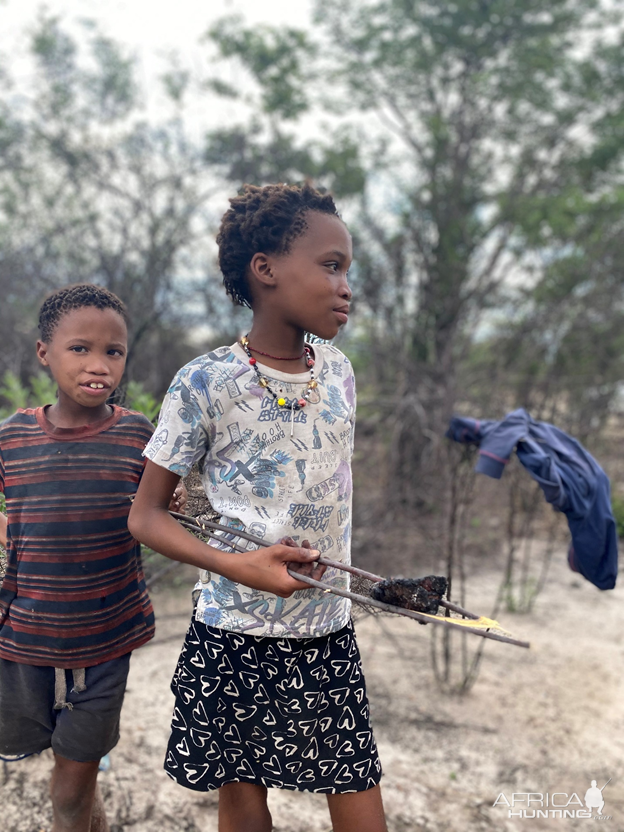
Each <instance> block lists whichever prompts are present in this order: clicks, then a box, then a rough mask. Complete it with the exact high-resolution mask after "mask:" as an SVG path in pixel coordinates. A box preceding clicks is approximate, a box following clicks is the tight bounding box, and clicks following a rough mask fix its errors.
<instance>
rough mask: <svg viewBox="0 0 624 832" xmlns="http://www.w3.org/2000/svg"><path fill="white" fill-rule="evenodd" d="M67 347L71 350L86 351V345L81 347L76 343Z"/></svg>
mask: <svg viewBox="0 0 624 832" xmlns="http://www.w3.org/2000/svg"><path fill="white" fill-rule="evenodd" d="M69 349H70V350H71V351H72V352H86V351H87V348H86V347H81V346H78V345H76V346H75V347H70V348H69Z"/></svg>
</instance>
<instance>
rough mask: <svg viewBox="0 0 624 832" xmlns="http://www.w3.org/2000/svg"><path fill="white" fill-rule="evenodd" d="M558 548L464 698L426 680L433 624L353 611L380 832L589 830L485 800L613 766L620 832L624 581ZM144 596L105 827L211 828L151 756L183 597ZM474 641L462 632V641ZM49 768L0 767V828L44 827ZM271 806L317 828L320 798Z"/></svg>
mask: <svg viewBox="0 0 624 832" xmlns="http://www.w3.org/2000/svg"><path fill="white" fill-rule="evenodd" d="M563 561H564V557H563V554H558V555H557V556H556V558H555V564H554V566H553V570H552V574H551V578H550V581H549V585H548V587H547V589H546V590H545V592H544V594H543V595H542V596H541V597H540V598H539V599H538V602H537V605H536V609H535V612H534V613H533V615H531V616H529V617H525V616H514V615H510V614H504V613H503V614H501V615H500V616H499V619H500V620H501V623H503V624H504V625H505V626H507V627H508V628H509V629H510V630H512V631H513V632H514V635H518V636H520V637H522V638H527V639H529V640H530V641H531V642H532V644H533V647H532V649H531V650H530V651H527V650H521V649H519V648H516V647H511V646H508V645H504V644H497V643H494V642H489V643H488V645H487V647H486V651H485V657H484V660H483V665H482V670H481V674H480V676H479V680H478V682H477V684H476V686H475V687H474V688H473V690H472V691H471V692H470V693H469V694H468V695H467V696H465V697H462V698H460V697H455V696H448V695H442V694H441V693H440V692H439V690H438V689H437V688H436V686H435V685H434V683H433V679H432V673H431V665H430V658H429V651H430V633H429V629H430V628H425V627H419V626H418V625H417V624H415V623H412V622H410V621H408V620H403V619H398V618H386V619H384V620H383V622H382V624H383V629H382V627H381V626H380V624H379V622H378V621H376V620H373V619H370V618H367V619H364V620H362V621H360V622H358V625H357V632H358V638H359V642H360V648H361V652H362V658H363V662H364V665H365V671H366V676H367V680H368V686H369V695H370V699H371V706H372V715H373V721H374V725H375V730H376V734H377V740H378V744H379V747H380V754H381V758H382V763H383V764H384V770H385V776H384V779H383V781H382V785H383V789H384V799H385V804H386V808H387V813H388V818H389V829H390V832H407V830H409V831H410V832H433V830H436V832H437V831H438V830H445V832H472V830H496V832H507V830H516V829H524V830H528V832H536V830H551V829H552V830H557V829H558V830H572V829H574V830H576V829H584V828H595V826H592V827H588V824H589V823H592V824H593V823H594V821H589V820H585V819H578V818H575V819H570V818H569V817H568V818H563V819H562V818H559V817H549V818H548V819H544V818H538V819H528V818H517V817H516V818H511V819H509V818H508V811H509V810H508V808H507V807H504V806H503V805H498V806H495V807H493V806H492V804H493V803H494V801H495V800H496V799H497V796H498V795H499V794H501V793H503V794H504V795H505V796H506V797H507V799H509V800H511V795H512V793H521V792H533V793H538V794H543V793H546V792H549V793H550V794H552V793H553V792H558V793H565V794H567V795H568V796H569V797H571V796H572V795H573V794H574V793H576V794H578V795H579V796H580V798H581V800H582V799H583V798H584V795H585V792H586V790H587V789H588V788H589V786H590V781H591V780H594V779H595V780H597V781H598V786H602V785H603V783H605V782H606V781H607V780H608V779H609V778H612V780H611V782H610V783H609V785H608V786H607V787H606V788H605V790H604V792H603V796H604V799H605V809H604V813H605V815H608V816H611V819H610V820H605V821H603V822H602V824H601V827H602V828H607V829H608V830H610V832H624V771H623V769H624V690H623V685H622V672H621V667H622V660H623V658H624V656H623V654H624V603H623V602H624V584H623V585H622V586H621V587H620V588H618V589H616V590H615V591H613V592H607V593H600V592H599V591H598V590H595V589H594V588H593V587H591V586H590V585H589V584H587V583H585V582H584V581H581V580H580V579H579V578H577V577H576V576H574V575H572V574H571V573H570V572H569V571H568V570H567V567H566V566H565V565H564V563H563ZM191 578H192V576H189V585H190V582H191ZM497 580H498V576H497V574H495V573H494V572H492V573H491V574H485V575H481V576H479V579H478V580H476V579H474V580H472V581H471V583H472V584H473V585H474V586H478V587H479V595H480V597H479V596H478V595H476V594H475V595H474V596H473V597H471V598H470V599H469V602H468V606H469V608H471V609H474V610H476V611H479V612H482V613H485V614H487V612H488V611H489V608H490V605H491V599H492V597H493V596H494V592H495V587H496V582H497ZM154 602H155V606H156V611H157V616H158V630H157V636H156V639H155V640H154V641H153V642H152V644H151V645H148V646H146V647H144V648H142V649H141V650H139V651H138V652H137V653H136V655H135V656H134V657H133V663H132V670H131V676H130V682H129V689H128V693H127V697H126V702H125V705H124V712H123V715H122V739H121V742H120V743H119V745H118V747H117V748H116V749H115V750H114V751H113V753H112V768H111V770H110V771H109V772H107V773H106V774H103V775H101V783H102V787H103V790H104V793H105V796H106V798H107V801H108V806H109V814H110V817H111V819H112V820H113V821H114V827H113V832H121V831H122V830H124V832H126V831H130V830H132V832H212V830H216V828H217V827H216V804H217V800H216V796H215V795H214V794H207V795H201V794H197V793H194V792H187V791H186V790H184V789H182V788H181V787H179V786H177V785H176V784H175V783H173V782H172V781H171V780H169V779H168V778H167V776H166V775H165V774H164V772H163V771H162V768H161V763H162V756H163V749H164V747H165V743H166V739H167V736H168V726H169V719H170V712H171V708H172V697H171V694H170V692H169V689H168V683H169V678H170V676H171V673H172V671H173V668H174V665H175V662H176V660H177V655H178V651H179V646H180V643H181V640H182V638H183V634H184V631H185V629H186V625H187V623H188V618H189V615H190V601H189V597H188V594H187V592H186V591H185V592H181V591H179V590H178V591H162V590H161V591H160V592H159V593H157V594H155V596H154ZM477 643H478V641H477V639H476V638H474V637H473V638H471V639H470V641H469V644H470V647H471V649H474V647H476V645H477ZM49 767H50V760H49V755H48V754H43V755H41V757H39V758H31V759H28V760H24V761H22V762H20V763H14V764H11V765H4V767H3V769H0V794H1V800H2V815H3V821H2V825H1V828H2V829H3V830H6V832H40V831H41V832H43V831H44V830H45V832H48V830H49V829H50V812H49V807H48V803H47V797H46V781H47V773H48V771H49ZM558 800H559V801H560V802H561V801H565V798H564V797H561V796H560V797H558ZM270 804H271V808H272V812H273V817H274V823H275V829H276V830H279V832H304V830H305V832H329V829H330V825H329V819H328V814H327V810H326V804H325V800H324V799H323V798H322V797H320V796H319V797H316V796H314V795H307V794H293V793H291V792H283V793H282V792H273V793H271V794H270ZM525 805H526V804H523V805H522V806H519V807H516V811H518V810H519V809H520V808H524V807H525ZM534 808H535V804H534ZM568 808H569V809H574V808H576V809H580V808H581V807H579V806H575V805H574V804H571V805H570V806H569V807H568Z"/></svg>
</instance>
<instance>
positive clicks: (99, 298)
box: [39, 283, 128, 343]
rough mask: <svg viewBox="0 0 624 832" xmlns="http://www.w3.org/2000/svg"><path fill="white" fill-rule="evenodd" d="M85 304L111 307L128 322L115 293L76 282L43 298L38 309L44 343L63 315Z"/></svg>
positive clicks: (121, 303) (120, 301)
mask: <svg viewBox="0 0 624 832" xmlns="http://www.w3.org/2000/svg"><path fill="white" fill-rule="evenodd" d="M86 306H94V307H95V308H96V309H112V310H113V311H114V312H117V313H118V314H119V315H121V317H122V318H123V320H124V321H125V323H126V325H127V324H128V310H127V309H126V307H125V304H124V303H123V301H122V300H120V299H119V298H118V297H117V295H114V294H113V293H112V292H109V291H108V289H103V288H102V287H101V286H95V285H93V284H92V283H76V284H74V285H73V286H65V287H64V288H62V289H57V290H56V292H52V294H51V295H48V297H47V298H46V299H45V300H44V302H43V304H42V306H41V309H40V310H39V332H40V333H41V340H42V341H45V342H46V343H48V342H49V341H50V339H51V338H52V335H53V333H54V330H55V329H56V327H57V325H58V322H59V321H60V319H61V318H62V317H63V315H66V314H67V313H68V312H71V311H72V310H74V309H83V308H84V307H86Z"/></svg>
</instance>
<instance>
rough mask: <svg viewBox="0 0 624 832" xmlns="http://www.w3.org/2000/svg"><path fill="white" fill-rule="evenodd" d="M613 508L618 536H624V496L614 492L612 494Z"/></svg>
mask: <svg viewBox="0 0 624 832" xmlns="http://www.w3.org/2000/svg"><path fill="white" fill-rule="evenodd" d="M611 508H612V510H613V516H614V517H615V527H616V529H617V536H618V537H624V497H620V495H619V494H613V495H612V496H611Z"/></svg>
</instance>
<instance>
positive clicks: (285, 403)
mask: <svg viewBox="0 0 624 832" xmlns="http://www.w3.org/2000/svg"><path fill="white" fill-rule="evenodd" d="M239 343H240V345H241V347H242V348H243V350H244V351H245V353H246V355H247V357H248V358H249V363H250V365H251V366H252V367H253V369H254V372H255V373H256V377H257V379H258V384H259V385H260V387H263V388H264V389H265V390H266V391H267V392H269V393H270V394H271V395H272V396H273V398H274V399H275V401H276V402H277V404H278V405H279V407H283V408H284V409H286V410H290V412H291V433H292V422H293V421H294V415H295V411H296V410H303V408H304V407H305V406H306V405H307V404H318V402H320V400H321V396H320V394H319V391H318V389H317V388H318V381H317V380H316V379H315V378H314V359H313V358H312V350H311V349H310V347H309V346H308V345H307V344H306V346H305V347H304V349H303V353H302V355H301V356H300V358H302V357H303V356H304V355H305V356H306V364H307V365H308V367H309V368H310V381H308V384H307V387H306V389H305V390H304V392H303V394H302V395H301V397H299V398H295V397H293V398H292V399H287V398H286V397H285V396H278V395H277V393H276V392H275V391H274V390H272V389H271V387H270V385H269V380H268V379H267V377H266V376H264V375H263V374H262V373H261V372H260V370H259V369H258V362H257V361H256V359H255V358H254V357H253V355H252V354H251V351H250V349H249V338H248V337H247V336H246V335H244V336H243V337H242V338H241V339H240V341H239ZM255 352H259V350H255ZM260 355H266V353H260ZM267 357H268V358H272V357H273V356H267ZM291 360H292V359H291Z"/></svg>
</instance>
